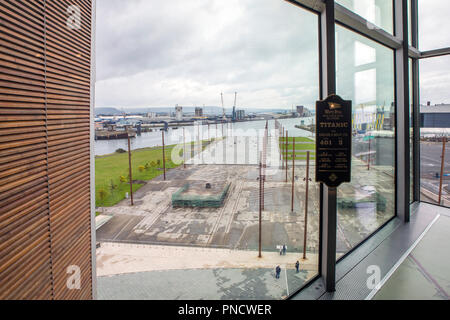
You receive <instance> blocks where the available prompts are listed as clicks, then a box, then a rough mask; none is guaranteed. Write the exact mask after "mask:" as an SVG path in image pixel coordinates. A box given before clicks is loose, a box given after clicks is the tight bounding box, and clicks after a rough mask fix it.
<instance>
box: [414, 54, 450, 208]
mask: <svg viewBox="0 0 450 320" xmlns="http://www.w3.org/2000/svg"><path fill="white" fill-rule="evenodd" d="M420 103H421V105H420V113H421V114H420V118H421V119H420V120H421V130H420V141H421V142H420V149H421V155H420V167H421V173H420V179H421V185H420V191H421V200H422V201H426V202H431V203H434V204H439V199H440V204H441V205H443V206H446V207H450V146H449V145H448V144H450V143H448V140H449V137H450V56H443V57H435V58H429V59H423V60H420ZM446 142H447V143H446ZM444 143H445V145H444ZM444 148H445V149H444ZM442 155H444V157H442ZM441 172H442V174H441ZM439 195H440V196H439Z"/></svg>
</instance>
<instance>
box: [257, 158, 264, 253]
mask: <svg viewBox="0 0 450 320" xmlns="http://www.w3.org/2000/svg"><path fill="white" fill-rule="evenodd" d="M262 185H263V177H262V153H261V156H260V161H259V236H258V248H259V254H258V258H262V210H263V208H262V201H263V200H262Z"/></svg>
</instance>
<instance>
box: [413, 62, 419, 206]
mask: <svg viewBox="0 0 450 320" xmlns="http://www.w3.org/2000/svg"><path fill="white" fill-rule="evenodd" d="M419 61H420V60H418V59H413V61H412V80H413V129H414V130H413V132H414V134H413V137H414V140H413V143H414V146H413V169H414V171H413V179H414V180H413V181H414V185H413V187H414V194H413V196H414V199H413V200H414V201H420V171H421V170H420V73H419V70H420V64H419Z"/></svg>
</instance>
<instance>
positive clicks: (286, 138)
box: [276, 121, 312, 260]
mask: <svg viewBox="0 0 450 320" xmlns="http://www.w3.org/2000/svg"><path fill="white" fill-rule="evenodd" d="M276 126H277V128H278V129H279V135H280V136H281V137H283V138H284V143H283V141H282V143H281V150H280V161H281V165H282V169H283V170H284V171H285V182H286V183H288V180H289V177H288V172H289V159H288V153H289V132H288V130H286V129H285V128H284V127H283V126H282V125H280V123H279V122H278V121H277V122H276ZM283 155H285V158H284V159H283ZM295 160H296V138H295V137H292V181H291V212H292V213H293V212H294V200H295ZM310 160H311V152H310V151H307V152H306V177H305V178H304V179H303V181H304V182H305V225H304V238H303V260H306V247H307V241H308V236H307V235H308V205H309V201H308V200H309V183H310V182H311V181H312V179H311V178H310V176H309V170H310Z"/></svg>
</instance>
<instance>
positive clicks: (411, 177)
mask: <svg viewBox="0 0 450 320" xmlns="http://www.w3.org/2000/svg"><path fill="white" fill-rule="evenodd" d="M408 65H409V150H410V153H409V154H410V161H409V165H410V171H409V190H410V192H409V200H410V202H411V203H412V202H414V118H413V117H414V92H413V90H414V87H413V65H412V59H411V58H410V59H408Z"/></svg>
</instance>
